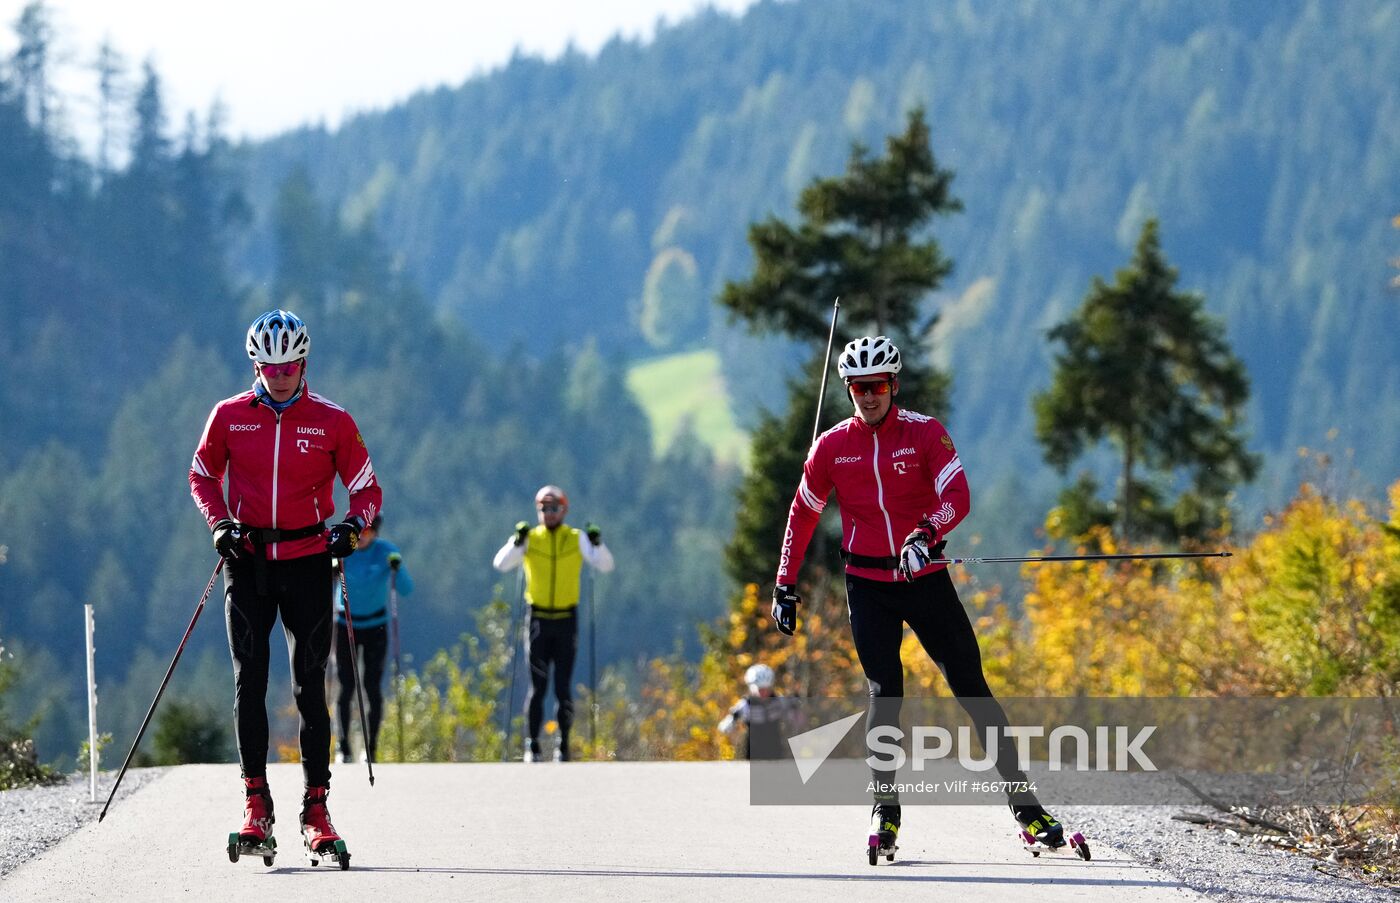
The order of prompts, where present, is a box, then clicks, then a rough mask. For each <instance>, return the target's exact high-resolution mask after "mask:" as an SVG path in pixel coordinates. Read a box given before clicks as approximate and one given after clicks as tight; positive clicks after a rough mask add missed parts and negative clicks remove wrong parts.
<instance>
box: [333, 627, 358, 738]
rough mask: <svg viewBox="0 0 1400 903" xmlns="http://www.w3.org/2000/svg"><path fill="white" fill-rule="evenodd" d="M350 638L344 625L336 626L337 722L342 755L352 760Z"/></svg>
mask: <svg viewBox="0 0 1400 903" xmlns="http://www.w3.org/2000/svg"><path fill="white" fill-rule="evenodd" d="M352 654H353V653H352V652H351V651H350V636H349V633H348V632H347V631H346V629H345V625H344V624H337V625H335V676H336V683H337V684H339V691H338V692H337V693H336V706H335V711H336V716H337V718H336V721H337V722H338V724H339V725H340V737H339V746H340V753H341V755H343V756H344V757H345V759H346V761H349V760H350V720H351V718H352V717H353V715H352V714H351V706H353V705H354V704H355V676H354V673H353V672H352V671H351V670H350V656H351V655H352Z"/></svg>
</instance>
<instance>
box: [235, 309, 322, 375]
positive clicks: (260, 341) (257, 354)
mask: <svg viewBox="0 0 1400 903" xmlns="http://www.w3.org/2000/svg"><path fill="white" fill-rule="evenodd" d="M310 353H311V336H310V334H308V333H307V331H306V324H305V323H303V322H302V321H301V317H298V316H297V315H296V314H294V313H292V312H291V311H289V310H270V311H268V312H267V313H265V314H263V315H262V316H261V317H258V318H257V319H256V320H254V321H253V325H252V326H249V327H248V357H250V358H252V359H253V360H254V362H256V363H259V364H289V363H291V362H292V361H299V360H301V359H302V358H304V357H306V356H307V355H308V354H310Z"/></svg>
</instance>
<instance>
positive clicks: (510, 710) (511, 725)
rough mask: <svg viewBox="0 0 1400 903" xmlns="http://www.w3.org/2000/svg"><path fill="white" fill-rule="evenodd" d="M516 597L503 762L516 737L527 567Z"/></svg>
mask: <svg viewBox="0 0 1400 903" xmlns="http://www.w3.org/2000/svg"><path fill="white" fill-rule="evenodd" d="M515 595H516V597H517V599H518V600H519V601H518V602H517V603H516V605H515V606H512V611H511V613H510V635H509V636H507V637H506V649H507V650H509V651H508V652H507V653H506V670H507V671H509V672H510V695H509V696H508V697H506V707H505V718H504V720H505V728H504V731H503V733H504V734H505V737H506V740H505V746H504V747H502V749H501V761H502V762H509V761H510V741H511V740H512V739H514V737H515V719H514V717H513V715H514V711H515V673H516V671H517V670H519V669H518V667H517V665H516V661H515V646H516V643H518V642H519V641H520V620H521V616H522V615H523V614H524V613H525V566H524V565H523V564H522V565H521V566H520V573H519V574H517V575H516V578H515Z"/></svg>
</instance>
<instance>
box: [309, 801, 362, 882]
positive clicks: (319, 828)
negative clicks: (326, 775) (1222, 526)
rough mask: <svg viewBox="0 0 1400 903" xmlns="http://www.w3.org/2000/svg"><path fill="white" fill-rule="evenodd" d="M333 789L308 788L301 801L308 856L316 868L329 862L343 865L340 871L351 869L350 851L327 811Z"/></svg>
mask: <svg viewBox="0 0 1400 903" xmlns="http://www.w3.org/2000/svg"><path fill="white" fill-rule="evenodd" d="M329 792H330V788H329V787H308V788H306V795H305V796H304V797H302V802H301V837H302V840H303V841H305V844H306V855H307V858H308V859H309V860H310V861H311V864H312V865H313V866H316V865H320V864H321V861H322V860H323V859H329V860H331V861H332V862H335V863H337V864H339V865H340V870H341V871H345V870H346V869H348V868H350V851H349V850H347V849H346V848H345V841H344V840H341V838H340V835H339V834H337V833H336V832H335V826H334V825H332V824H331V814H330V812H329V811H328V810H327V809H326V795H327V794H328V793H329Z"/></svg>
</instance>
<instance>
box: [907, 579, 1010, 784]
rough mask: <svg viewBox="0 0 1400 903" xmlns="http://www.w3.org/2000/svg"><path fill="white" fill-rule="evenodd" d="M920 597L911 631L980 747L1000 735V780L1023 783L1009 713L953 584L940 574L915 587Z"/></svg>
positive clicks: (911, 612)
mask: <svg viewBox="0 0 1400 903" xmlns="http://www.w3.org/2000/svg"><path fill="white" fill-rule="evenodd" d="M913 587H914V588H915V590H916V591H917V596H916V598H915V599H914V600H913V601H912V604H911V605H910V606H909V609H908V611H907V612H906V614H907V615H908V621H909V626H910V627H911V628H912V629H913V630H914V634H915V635H916V636H917V637H918V638H919V642H920V643H921V644H922V645H923V647H924V649H925V650H926V651H927V652H928V653H929V655H930V656H931V657H932V658H933V660H934V661H935V662H937V663H938V667H939V668H940V669H941V670H942V671H943V676H944V678H945V679H946V680H947V681H948V688H949V689H950V690H952V691H953V695H954V696H956V697H957V699H958V702H959V704H961V705H962V707H963V710H964V711H966V712H967V714H968V716H969V717H970V718H971V719H972V723H973V725H974V732H975V734H976V737H977V745H978V747H979V748H981V749H982V750H983V752H984V753H985V751H986V737H987V731H988V730H989V729H994V730H995V731H996V732H997V762H996V769H997V774H998V775H1000V776H1001V779H1002V780H1004V781H1012V782H1017V781H1024V780H1026V775H1025V773H1024V772H1022V771H1021V769H1020V768H1019V767H1018V764H1017V761H1016V744H1015V742H1014V741H1013V740H1012V739H1011V737H1009V736H1008V735H1007V733H1006V728H1007V721H1006V712H1005V710H1003V709H1002V707H1001V703H999V702H997V701H996V698H995V697H993V696H992V691H991V688H990V687H988V686H987V678H986V675H985V674H983V672H982V650H981V649H980V647H978V645H977V634H976V633H975V632H974V631H973V629H972V622H971V621H969V620H968V617H967V611H966V610H965V609H964V608H963V606H962V600H960V599H959V598H958V591H957V589H956V587H954V586H953V579H952V577H951V576H950V575H949V574H948V571H947V570H946V569H945V570H941V571H937V572H935V573H933V574H929V575H928V576H926V577H920V578H919V579H918V580H916V581H914V584H913Z"/></svg>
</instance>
